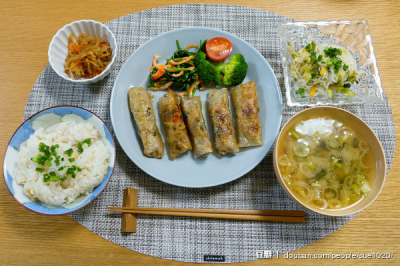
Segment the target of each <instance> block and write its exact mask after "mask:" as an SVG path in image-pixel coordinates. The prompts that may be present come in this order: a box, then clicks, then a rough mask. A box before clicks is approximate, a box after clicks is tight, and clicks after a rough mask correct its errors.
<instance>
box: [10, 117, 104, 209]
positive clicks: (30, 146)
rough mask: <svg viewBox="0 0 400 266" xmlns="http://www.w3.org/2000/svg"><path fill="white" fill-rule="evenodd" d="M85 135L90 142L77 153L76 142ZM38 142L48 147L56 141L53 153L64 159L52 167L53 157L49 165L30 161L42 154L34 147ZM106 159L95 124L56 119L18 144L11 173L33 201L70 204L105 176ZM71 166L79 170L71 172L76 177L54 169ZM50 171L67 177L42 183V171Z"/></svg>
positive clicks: (59, 204)
mask: <svg viewBox="0 0 400 266" xmlns="http://www.w3.org/2000/svg"><path fill="white" fill-rule="evenodd" d="M88 138H90V139H91V145H90V146H89V147H88V148H86V149H84V151H83V152H82V153H81V154H78V151H77V150H78V149H77V145H78V143H79V142H81V141H84V140H86V139H88ZM40 142H43V143H44V144H46V145H48V146H50V147H51V145H55V144H58V145H59V146H60V147H59V148H58V149H56V151H57V154H58V155H60V156H61V158H64V161H61V162H60V165H59V166H56V165H55V163H54V159H53V160H52V161H51V163H52V165H51V166H50V167H48V166H47V165H46V164H45V166H42V165H38V164H37V163H35V162H33V161H31V158H32V157H36V156H38V155H39V154H42V153H40V152H39V150H38V148H39V143H40ZM70 148H72V149H73V151H74V152H73V154H72V155H71V157H68V155H66V154H63V152H64V151H66V150H68V149H70ZM42 155H43V154H42ZM68 158H75V162H72V163H71V162H69V161H68ZM108 160H109V151H108V149H107V147H106V145H105V143H104V142H103V140H102V139H101V136H100V134H99V132H98V131H97V129H96V128H95V126H93V125H92V124H91V123H89V122H84V123H79V122H75V121H68V122H60V123H57V124H55V125H53V126H51V127H49V128H47V129H46V130H43V128H39V129H38V130H36V131H35V133H34V134H32V135H31V136H30V137H29V139H28V140H27V141H25V142H24V143H22V144H21V146H20V149H19V154H18V157H17V162H16V165H15V169H14V175H13V176H14V178H15V180H16V181H17V183H18V184H20V185H23V186H24V193H26V194H27V195H28V196H29V197H31V198H32V199H33V200H37V201H40V202H42V203H44V204H47V205H52V206H62V205H67V204H70V203H72V202H73V201H75V200H76V199H77V198H78V197H79V196H81V195H88V194H90V193H91V192H92V191H93V189H94V188H95V187H97V186H98V185H99V184H100V183H101V182H102V181H103V179H104V177H105V176H106V174H107V170H108ZM72 165H75V166H77V167H80V168H81V169H82V172H78V171H75V174H76V178H72V177H71V176H70V175H65V172H66V170H67V168H65V169H64V170H62V171H58V168H60V167H62V166H72ZM36 167H41V168H44V171H43V173H40V172H37V171H36ZM51 171H54V172H56V174H57V176H60V177H63V176H67V179H66V180H65V181H61V180H59V181H55V182H54V181H49V182H44V181H43V174H45V173H49V172H51Z"/></svg>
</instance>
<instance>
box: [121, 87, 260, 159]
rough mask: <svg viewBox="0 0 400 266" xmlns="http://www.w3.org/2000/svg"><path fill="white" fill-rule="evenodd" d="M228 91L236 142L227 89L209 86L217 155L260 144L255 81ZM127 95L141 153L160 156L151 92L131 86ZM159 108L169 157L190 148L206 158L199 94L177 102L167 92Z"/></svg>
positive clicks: (208, 146)
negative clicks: (140, 145)
mask: <svg viewBox="0 0 400 266" xmlns="http://www.w3.org/2000/svg"><path fill="white" fill-rule="evenodd" d="M231 91H232V98H233V102H234V105H235V108H236V116H237V127H238V138H239V142H237V141H236V134H235V129H234V125H233V121H232V114H231V111H230V108H229V96H228V95H229V92H228V89H226V88H223V89H210V92H209V95H208V102H209V114H210V118H211V122H212V125H213V128H214V139H215V143H214V144H215V148H216V149H217V151H218V152H219V153H220V154H227V153H235V152H238V151H239V147H249V146H259V145H262V136H261V122H260V117H259V115H258V112H259V107H258V96H257V90H256V85H255V83H254V82H253V81H250V82H248V83H245V84H242V85H239V86H236V87H234V88H232V90H231ZM128 95H129V104H130V109H131V111H132V114H133V116H134V119H135V121H136V123H137V125H138V130H139V134H140V137H141V139H142V142H143V147H144V154H145V155H146V156H149V157H154V158H161V157H162V156H163V155H164V143H163V141H162V138H161V135H160V133H159V131H158V128H157V125H156V119H155V115H154V109H153V104H152V101H151V98H152V97H151V94H150V92H147V91H146V90H145V89H143V88H135V87H132V88H131V89H130V90H129V93H128ZM159 109H160V113H161V118H162V122H163V125H164V128H165V132H166V136H167V143H168V150H169V156H170V157H171V159H175V158H176V157H177V156H178V155H180V154H182V153H184V152H186V151H188V150H190V149H192V148H193V153H194V157H195V158H197V157H206V156H207V155H208V154H210V153H211V152H212V146H211V141H210V138H209V135H208V131H207V127H206V123H205V121H204V117H203V113H202V104H201V100H200V96H194V97H189V98H185V97H181V100H180V101H179V99H178V97H177V96H176V94H175V93H172V92H169V93H166V94H164V95H163V96H162V97H161V98H160V100H159ZM186 126H187V127H186Z"/></svg>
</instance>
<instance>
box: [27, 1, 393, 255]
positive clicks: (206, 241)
mask: <svg viewBox="0 0 400 266" xmlns="http://www.w3.org/2000/svg"><path fill="white" fill-rule="evenodd" d="M287 21H293V20H292V19H289V18H287V17H283V16H280V15H277V14H274V13H270V12H267V11H263V10H258V9H253V8H248V7H241V6H231V5H206V4H189V5H178V6H167V7H161V8H155V9H150V10H145V11H142V12H137V13H134V14H130V15H127V16H124V17H120V18H117V19H115V20H113V21H110V22H108V23H106V24H107V26H109V28H110V29H111V30H112V31H113V32H114V34H115V36H116V38H117V43H118V45H119V49H120V52H119V54H118V56H117V60H116V63H115V67H114V69H113V70H112V72H111V73H110V75H109V76H108V77H107V78H105V79H104V80H103V81H101V82H99V83H96V84H91V85H76V84H73V83H70V82H67V81H65V80H63V79H62V78H60V77H59V76H57V74H56V73H55V72H54V71H53V70H52V69H51V67H50V65H48V66H47V67H46V68H45V69H44V71H43V72H42V73H41V75H40V76H39V78H38V80H37V81H36V83H35V85H34V87H33V89H32V92H31V94H30V96H29V99H28V102H27V104H26V108H25V114H24V118H27V117H29V116H30V115H32V114H34V113H35V112H37V111H39V110H41V109H44V108H46V107H49V106H54V105H59V104H72V105H78V106H82V107H84V108H87V109H89V110H91V111H93V112H95V113H96V114H98V115H99V116H100V117H101V118H102V119H103V120H104V121H105V122H106V123H107V124H108V126H109V127H110V128H111V126H112V125H111V121H110V115H109V103H110V95H111V90H112V87H113V83H114V81H115V78H116V76H117V74H118V71H119V70H120V68H121V66H122V64H123V63H124V62H125V60H126V59H127V58H128V57H129V56H130V54H131V53H132V52H133V51H135V49H137V48H138V47H139V46H140V45H141V44H143V43H144V42H145V41H147V40H149V39H150V38H152V37H155V36H157V35H158V34H160V33H162V32H165V31H169V30H172V29H176V28H181V27H187V26H202V27H211V28H217V29H221V30H224V31H227V32H230V33H233V34H235V35H237V36H238V37H240V38H242V39H244V40H245V41H247V42H249V43H250V44H251V45H253V46H254V47H255V48H256V49H257V50H258V51H260V53H261V54H262V55H263V56H264V57H265V58H266V59H267V60H268V62H269V64H270V65H271V67H272V68H273V70H274V72H275V73H276V76H277V78H278V81H279V83H280V86H281V88H282V90H283V88H284V85H283V74H282V67H281V63H280V55H279V43H278V35H277V25H278V24H279V23H282V22H287ZM282 94H283V95H284V93H282ZM385 99H386V98H385ZM283 101H284V104H283V110H282V113H283V123H284V122H286V121H287V120H288V119H289V118H290V117H292V116H293V115H294V114H295V113H297V112H298V111H300V110H302V108H289V107H287V106H286V104H285V101H286V99H285V98H284V99H283ZM344 108H345V109H347V110H349V111H351V112H353V113H354V114H356V115H357V116H359V117H361V118H362V119H363V120H364V121H365V122H366V123H367V124H368V125H369V126H370V127H371V128H372V129H373V130H374V131H375V133H376V134H377V135H378V137H379V139H380V141H381V143H382V146H383V148H384V150H385V155H386V159H387V165H388V169H389V167H390V165H391V162H392V160H393V154H394V149H395V128H394V122H393V117H392V112H391V109H390V106H389V103H388V101H387V100H385V103H383V104H379V105H374V106H368V107H365V106H363V105H358V106H346V107H344ZM127 187H133V188H138V189H139V195H140V196H139V206H146V207H177V208H226V209H230V208H232V209H282V210H285V209H292V210H294V209H297V210H300V209H301V207H299V206H298V205H297V204H296V203H294V202H293V201H292V200H291V199H290V198H289V197H288V196H286V194H285V192H284V191H283V190H282V189H281V187H280V186H279V184H278V182H277V180H276V178H275V175H274V170H273V166H272V152H271V151H270V152H269V153H268V155H267V156H266V157H265V158H264V160H263V161H262V162H261V163H260V164H259V165H258V166H257V167H256V168H255V169H254V170H252V171H251V172H249V173H248V174H247V175H245V176H243V177H242V178H240V179H238V180H236V181H234V182H231V183H229V184H226V185H222V186H218V187H213V188H205V189H188V188H180V187H175V186H171V185H168V184H165V183H163V182H160V181H158V180H156V179H154V178H152V177H151V176H149V175H147V174H146V173H144V172H143V171H142V170H140V169H139V168H138V167H136V166H135V164H134V163H132V162H131V161H130V160H129V158H128V157H127V156H126V155H125V153H124V152H123V150H122V149H121V147H120V146H119V145H118V143H117V162H116V167H115V171H114V175H113V177H112V179H111V181H110V183H109V185H108V186H107V188H106V189H105V190H104V192H103V194H102V195H101V196H100V197H99V198H97V199H96V200H95V201H94V202H93V203H92V204H90V205H89V206H87V207H86V208H84V209H82V210H80V211H78V212H76V213H73V214H71V217H72V218H74V219H75V220H76V221H77V222H79V223H80V224H82V225H83V226H84V227H86V228H88V229H89V230H91V231H92V232H94V233H96V234H98V235H99V236H101V237H103V238H105V239H107V240H109V241H111V242H113V243H116V244H118V245H120V246H123V247H126V248H128V249H131V250H134V251H137V252H140V253H143V254H147V255H151V256H155V257H159V258H164V259H171V260H178V261H185V262H204V255H224V256H225V262H244V261H250V260H256V259H258V258H257V255H258V256H261V257H265V255H267V256H268V252H267V253H266V254H264V253H260V252H257V251H264V250H267V251H268V250H271V251H272V253H273V254H274V255H276V253H277V252H278V253H279V254H282V253H285V252H290V251H293V250H295V249H299V248H301V247H304V246H307V245H309V244H311V243H314V242H315V241H317V240H320V239H321V238H323V237H325V236H327V235H329V234H331V233H332V232H334V231H336V230H337V229H338V228H340V227H342V226H343V225H345V224H346V223H347V222H348V221H350V220H351V219H352V218H353V217H354V215H353V216H348V217H326V216H322V215H317V214H314V213H311V212H309V211H307V217H306V223H305V224H290V223H267V222H256V221H234V220H213V219H200V218H199V219H196V218H178V217H167V216H163V217H162V216H145V215H140V216H139V219H138V226H137V228H138V232H137V233H136V234H121V233H120V221H121V219H120V215H118V214H110V213H107V212H106V207H107V206H116V205H121V204H122V194H123V193H122V191H123V189H124V188H127Z"/></svg>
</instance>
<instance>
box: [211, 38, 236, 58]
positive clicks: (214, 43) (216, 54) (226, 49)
mask: <svg viewBox="0 0 400 266" xmlns="http://www.w3.org/2000/svg"><path fill="white" fill-rule="evenodd" d="M231 52H232V43H231V42H230V41H229V40H228V39H226V38H222V37H216V38H212V39H210V40H209V41H208V42H207V43H206V54H207V56H208V57H209V58H210V59H211V60H212V61H216V62H219V61H223V60H225V59H226V58H227V57H228V56H229V55H230V54H231Z"/></svg>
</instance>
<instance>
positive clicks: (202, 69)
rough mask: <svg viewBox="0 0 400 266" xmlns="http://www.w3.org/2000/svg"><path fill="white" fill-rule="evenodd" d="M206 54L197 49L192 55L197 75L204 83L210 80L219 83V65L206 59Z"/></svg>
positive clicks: (208, 82)
mask: <svg viewBox="0 0 400 266" xmlns="http://www.w3.org/2000/svg"><path fill="white" fill-rule="evenodd" d="M206 57H207V55H206V54H205V53H204V52H202V51H198V52H197V54H196V56H195V57H194V64H195V66H196V69H197V73H198V75H199V79H201V80H202V81H203V82H204V84H207V85H208V84H210V82H211V81H212V82H214V84H215V85H219V84H220V81H221V69H222V67H221V65H215V64H213V63H211V62H209V61H207V60H206Z"/></svg>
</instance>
